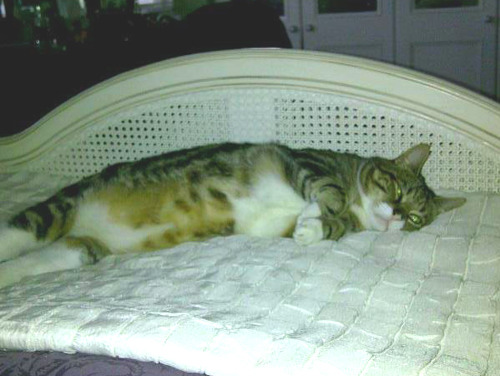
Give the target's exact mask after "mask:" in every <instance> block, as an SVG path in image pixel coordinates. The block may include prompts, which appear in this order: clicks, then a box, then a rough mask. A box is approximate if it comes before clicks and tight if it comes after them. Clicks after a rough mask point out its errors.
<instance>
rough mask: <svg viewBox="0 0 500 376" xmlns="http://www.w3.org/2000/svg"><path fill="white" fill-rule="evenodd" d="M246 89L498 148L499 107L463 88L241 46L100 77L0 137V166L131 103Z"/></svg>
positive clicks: (35, 153)
mask: <svg viewBox="0 0 500 376" xmlns="http://www.w3.org/2000/svg"><path fill="white" fill-rule="evenodd" d="M252 88H254V89H256V88H258V89H262V88H265V89H270V90H274V89H276V90H290V91H295V92H302V93H308V92H309V93H312V94H318V95H323V94H324V95H328V96H331V97H335V96H338V97H339V98H352V99H355V100H356V101H359V102H363V103H367V104H369V105H370V106H372V107H377V106H379V107H381V108H386V109H391V111H394V112H395V113H402V114H403V113H404V114H413V115H417V116H418V117H419V118H422V119H428V121H429V123H430V124H434V123H437V124H439V125H441V126H442V127H444V128H445V129H446V128H447V129H449V130H450V131H452V132H455V133H458V134H460V136H461V137H462V138H464V139H468V140H472V141H474V143H476V145H481V147H482V148H484V150H487V151H488V152H489V153H492V154H491V155H497V153H500V105H498V104H497V103H495V102H494V101H492V100H490V99H488V98H486V97H483V96H481V95H479V94H476V93H473V92H471V91H469V90H467V89H464V88H462V87H459V86H457V85H454V84H450V83H448V82H446V81H443V80H440V79H437V78H434V77H431V76H428V75H425V74H421V73H418V72H415V71H412V70H409V69H405V68H401V67H397V66H393V65H390V64H386V63H381V62H375V61H372V60H367V59H362V58H357V57H351V56H344V55H337V54H331V53H321V52H311V51H297V50H280V49H245V50H230V51H221V52H212V53H204V54H196V55H190V56H185V57H179V58H175V59H171V60H166V61H162V62H159V63H155V64H152V65H148V66H145V67H142V68H139V69H135V70H132V71H130V72H127V73H123V74H120V75H118V76H116V77H114V78H111V79H109V80H107V81H104V82H103V83H101V84H98V85H96V86H94V87H92V88H90V89H88V90H86V91H84V92H82V93H81V94H79V95H77V96H76V97H74V98H72V99H71V100H69V101H67V102H66V103H64V104H62V105H61V106H59V107H58V108H56V109H55V110H53V111H52V112H50V113H49V114H47V115H46V116H45V117H43V118H42V119H41V120H39V121H38V122H37V123H36V124H34V125H33V126H31V127H30V128H29V129H27V130H26V131H24V132H22V133H19V134H16V135H13V136H9V137H6V138H0V168H3V169H19V168H23V167H22V166H25V165H26V164H27V163H29V162H30V161H34V160H37V159H39V158H40V157H43V156H44V155H46V154H47V153H50V152H51V151H52V150H53V149H54V148H56V147H57V145H60V144H64V143H65V142H67V141H68V140H71V139H72V138H74V137H75V135H77V134H79V133H81V132H83V131H84V130H85V129H88V128H89V127H93V126H94V125H95V124H98V123H99V122H102V121H103V119H106V118H109V117H111V116H115V115H116V114H120V113H123V112H125V111H127V110H129V109H131V108H134V107H137V108H139V107H141V106H144V105H146V104H148V103H155V102H158V101H161V100H164V99H165V100H168V98H173V97H179V96H183V95H189V94H190V93H199V92H207V91H210V92H213V93H216V92H217V91H223V90H226V91H227V90H228V89H235V90H239V89H242V90H246V89H252ZM417 141H418V140H417Z"/></svg>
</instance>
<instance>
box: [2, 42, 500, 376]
mask: <svg viewBox="0 0 500 376" xmlns="http://www.w3.org/2000/svg"><path fill="white" fill-rule="evenodd" d="M225 141H232V142H269V141H274V142H280V143H283V144H286V145H289V146H291V147H314V148H328V149H333V150H338V151H348V152H355V153H358V154H361V155H366V156H367V155H380V156H386V157H395V156H397V155H398V154H399V153H401V152H402V151H404V150H406V149H407V148H408V147H409V146H411V145H414V144H417V143H419V142H427V143H431V144H432V155H431V157H430V159H429V161H428V162H427V164H426V166H425V168H424V175H425V176H426V177H427V182H428V183H429V185H430V186H431V187H433V188H434V189H436V190H438V191H439V192H440V193H443V194H450V195H451V194H453V195H460V196H463V197H466V198H467V203H466V205H464V206H463V207H461V208H459V209H457V210H454V211H452V212H449V213H445V214H443V215H441V216H440V217H439V218H438V219H437V220H436V221H435V222H434V223H432V224H431V225H430V226H427V227H425V228H423V229H422V230H421V231H419V232H413V233H406V232H387V233H378V232H371V231H365V232H361V233H356V234H349V235H347V236H345V237H344V238H342V239H341V240H339V241H338V242H333V241H321V242H320V243H318V244H315V245H311V246H308V247H301V246H299V245H297V244H295V243H294V241H293V240H291V239H260V238H252V237H248V236H229V237H218V238H214V239H211V240H209V241H206V242H192V243H186V244H181V245H180V246H178V247H175V248H173V249H167V250H162V251H159V252H155V253H150V254H131V255H125V256H108V257H106V258H105V259H103V260H102V261H101V262H99V263H98V264H96V265H93V266H87V267H84V268H82V269H79V270H71V271H64V272H58V273H48V274H45V275H40V276H37V277H32V278H29V279H25V280H23V281H21V282H20V283H19V284H17V285H14V286H10V287H7V288H4V289H2V290H0V348H1V349H4V350H5V351H4V352H3V353H1V352H0V364H2V365H3V366H4V368H1V366H0V371H1V373H2V374H16V373H15V372H14V371H12V370H18V371H19V373H18V374H26V373H27V372H28V371H26V372H25V369H22V366H20V365H19V364H21V363H24V364H29V365H30V366H28V367H27V368H26V369H31V370H32V369H33V368H30V367H31V365H32V364H52V365H54V364H63V363H64V362H65V361H69V360H71V359H72V360H73V361H75V359H77V360H76V362H77V363H78V362H79V363H78V364H83V363H85V364H87V362H91V361H95V362H104V363H106V362H107V363H109V364H113V367H115V368H114V369H119V366H118V364H120V363H119V362H120V361H122V362H125V363H123V364H133V365H134V366H130V368H126V366H124V368H123V369H124V370H125V371H123V372H124V373H123V374H133V373H131V372H132V371H130V370H140V369H141V368H143V369H144V367H150V366H158V367H159V368H158V370H157V371H155V372H157V373H152V374H158V375H160V374H161V375H181V374H185V373H184V372H187V373H194V374H207V375H213V376H240V375H241V376H247V375H273V376H279V375H287V376H289V375H304V376H305V375H307V376H323V375H329V376H332V375H339V376H340V375H342V376H354V375H359V376H361V375H362V376H390V375H397V376H410V375H412V376H413V375H415V376H416V375H419V376H424V375H425V376H432V375H439V376H448V375H449V376H452V375H453V376H460V375H467V376H471V375H478V376H479V375H481V376H494V375H498V374H499V372H500V371H499V370H500V292H499V291H500V245H499V244H500V243H499V241H500V195H499V191H500V106H499V105H498V104H496V103H495V102H493V101H491V100H489V99H487V98H485V97H483V96H480V95H478V94H475V93H472V92H470V91H468V90H466V89H463V88H461V87H458V86H455V85H452V84H450V83H447V82H445V81H442V80H439V79H436V78H432V77H430V76H426V75H423V74H420V73H416V72H413V71H410V70H406V69H403V68H399V67H395V66H391V65H387V64H384V63H379V62H374V61H369V60H364V59H359V58H354V57H348V56H342V55H334V54H327V53H316V52H304V51H292V50H278V49H250V50H235V51H224V52H215V53H206V54H199V55H192V56H187V57H181V58H176V59H172V60H168V61H163V62H160V63H157V64H153V65H149V66H146V67H143V68H140V69H137V70H134V71H131V72H128V73H125V74H122V75H119V76H117V77H115V78H112V79H110V80H108V81H105V82H103V83H102V84H99V85H97V86H95V87H93V88H91V89H89V90H87V91H85V92H83V93H81V94H80V95H78V96H76V97H75V98H73V99H71V100H70V101H68V102H66V103H65V104H63V105H62V106H60V107H58V108H57V109H55V110H54V111H52V112H51V113H49V114H48V115H47V116H45V117H44V118H42V119H41V120H40V121H38V122H37V123H36V124H34V125H33V126H32V127H31V128H29V129H28V130H27V131H25V132H23V133H21V134H18V135H15V136H12V137H8V138H4V139H0V174H1V175H0V219H1V220H5V219H7V218H8V217H9V216H10V215H12V214H13V213H15V212H17V211H18V210H20V209H22V208H24V207H26V206H27V205H29V204H31V203H34V202H37V201H39V200H41V199H44V198H46V197H48V196H50V195H51V193H53V192H54V191H55V190H57V189H58V188H60V187H62V186H64V185H66V184H69V183H70V182H73V181H75V180H77V179H79V178H81V177H83V176H86V175H89V174H92V173H94V172H97V171H99V170H101V169H102V168H104V167H105V166H107V165H109V164H112V163H116V162H121V161H127V160H135V159H139V158H142V157H146V156H149V155H155V154H159V153H162V152H166V151H170V150H178V149H182V148H186V147H191V146H195V145H202V144H208V143H215V142H225ZM68 354H72V355H68ZM41 357H45V358H43V359H45V362H46V363H37V362H42V360H40V359H41ZM47 357H53V359H57V360H54V361H51V360H50V361H47V360H46V359H47ZM61 359H64V361H63V360H61ZM68 359H69V360H68ZM78 359H80V360H78ZM81 359H85V360H81ZM89 359H90V360H89ZM57 362H61V363H57ZM82 362H83V363H82ZM155 363H158V364H157V365H155ZM115 365H116V366H115ZM9 367H10V368H9ZM16 367H17V368H16ZM43 367H45V366H43ZM43 367H42V369H45V371H46V370H47V369H48V368H43ZM117 367H118V368H117ZM134 367H135V368H134ZM63 368H64V367H63V366H61V369H57V370H56V371H57V372H59V373H57V374H64V373H63V372H62V370H63ZM83 368H84V367H82V369H83ZM51 369H56V368H54V367H52V368H51ZM21 370H22V371H23V372H25V373H21ZM7 371H9V372H11V373H7ZM80 371H81V373H78V374H84V371H82V370H80ZM94 371H95V370H94ZM16 372H17V371H16ZM54 372H55V371H54ZM91 372H92V371H88V374H91ZM127 372H129V373H127ZM148 372H149V371H148ZM102 373H105V372H102ZM40 374H44V373H43V371H41V373H40ZM45 374H48V372H46V373H45ZM54 374H56V373H54ZM67 374H69V373H67ZM116 374H119V373H118V371H117V373H116ZM137 374H141V373H140V371H138V373H137ZM143 374H146V373H143Z"/></svg>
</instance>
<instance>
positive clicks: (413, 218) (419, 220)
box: [408, 214, 422, 226]
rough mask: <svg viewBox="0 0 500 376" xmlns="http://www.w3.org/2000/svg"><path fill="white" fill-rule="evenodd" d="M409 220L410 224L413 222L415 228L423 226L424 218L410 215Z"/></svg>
mask: <svg viewBox="0 0 500 376" xmlns="http://www.w3.org/2000/svg"><path fill="white" fill-rule="evenodd" d="M408 219H409V220H410V222H412V223H413V224H414V225H415V226H421V225H422V217H420V216H419V215H417V214H409V215H408Z"/></svg>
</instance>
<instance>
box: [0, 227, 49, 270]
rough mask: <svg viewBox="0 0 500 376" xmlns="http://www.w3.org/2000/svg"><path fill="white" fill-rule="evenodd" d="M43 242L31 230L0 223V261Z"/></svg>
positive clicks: (27, 250) (11, 257)
mask: <svg viewBox="0 0 500 376" xmlns="http://www.w3.org/2000/svg"><path fill="white" fill-rule="evenodd" d="M44 244H45V243H44V242H40V241H38V240H37V239H36V236H35V235H34V234H33V232H31V231H27V230H25V229H21V228H17V227H14V226H9V225H7V224H2V225H0V262H2V261H6V260H11V259H14V258H16V257H19V256H20V255H22V254H23V253H26V252H29V251H31V250H33V249H36V248H39V247H41V246H43V245H44Z"/></svg>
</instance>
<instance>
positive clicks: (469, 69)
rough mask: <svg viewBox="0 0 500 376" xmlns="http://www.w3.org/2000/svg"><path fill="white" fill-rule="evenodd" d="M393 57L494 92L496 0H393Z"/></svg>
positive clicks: (414, 66) (401, 61) (418, 67)
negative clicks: (394, 52)
mask: <svg viewBox="0 0 500 376" xmlns="http://www.w3.org/2000/svg"><path fill="white" fill-rule="evenodd" d="M396 7H397V9H396V15H397V16H396V35H397V37H396V63H397V64H399V65H403V66H407V67H410V68H414V69H416V70H419V71H423V72H427V73H430V74H433V75H436V76H439V77H442V78H446V79H448V80H450V81H454V82H456V83H459V84H462V85H464V86H467V87H469V88H471V89H474V90H478V91H481V92H482V93H484V94H487V95H493V94H494V92H495V85H496V83H495V70H496V53H495V50H496V20H497V18H496V14H497V0H452V1H450V0H409V1H397V4H396Z"/></svg>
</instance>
